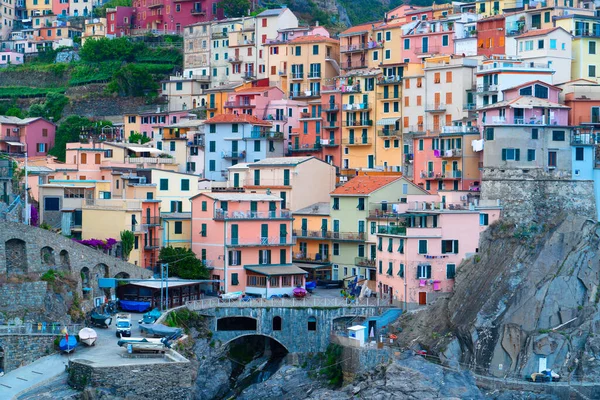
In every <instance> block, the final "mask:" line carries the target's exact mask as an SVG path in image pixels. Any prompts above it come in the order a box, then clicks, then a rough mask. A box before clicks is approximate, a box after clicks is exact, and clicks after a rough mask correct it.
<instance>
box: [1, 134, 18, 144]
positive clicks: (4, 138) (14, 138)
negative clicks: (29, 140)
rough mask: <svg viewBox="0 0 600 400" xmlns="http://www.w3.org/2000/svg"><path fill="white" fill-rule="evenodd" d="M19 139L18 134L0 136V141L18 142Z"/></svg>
mask: <svg viewBox="0 0 600 400" xmlns="http://www.w3.org/2000/svg"><path fill="white" fill-rule="evenodd" d="M20 140H21V138H20V136H2V137H0V142H17V143H18V142H19V141H20Z"/></svg>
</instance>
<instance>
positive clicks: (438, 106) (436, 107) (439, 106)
mask: <svg viewBox="0 0 600 400" xmlns="http://www.w3.org/2000/svg"><path fill="white" fill-rule="evenodd" d="M425 111H446V105H445V104H444V103H434V104H427V105H426V106H425Z"/></svg>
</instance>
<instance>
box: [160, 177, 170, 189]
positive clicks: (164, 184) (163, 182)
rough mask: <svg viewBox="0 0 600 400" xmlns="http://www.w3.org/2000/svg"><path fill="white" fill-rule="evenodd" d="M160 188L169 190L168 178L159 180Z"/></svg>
mask: <svg viewBox="0 0 600 400" xmlns="http://www.w3.org/2000/svg"><path fill="white" fill-rule="evenodd" d="M160 190H169V180H168V179H161V180H160Z"/></svg>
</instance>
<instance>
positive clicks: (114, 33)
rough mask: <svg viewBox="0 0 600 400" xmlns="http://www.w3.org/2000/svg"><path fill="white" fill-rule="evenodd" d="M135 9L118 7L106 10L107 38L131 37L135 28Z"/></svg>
mask: <svg viewBox="0 0 600 400" xmlns="http://www.w3.org/2000/svg"><path fill="white" fill-rule="evenodd" d="M133 19H134V8H133V7H123V6H118V7H115V8H107V9H106V36H107V37H113V38H114V37H121V36H129V35H130V34H131V28H132V27H133Z"/></svg>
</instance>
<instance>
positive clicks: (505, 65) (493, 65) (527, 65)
mask: <svg viewBox="0 0 600 400" xmlns="http://www.w3.org/2000/svg"><path fill="white" fill-rule="evenodd" d="M493 69H550V67H548V64H543V63H533V62H514V61H511V62H503V61H500V60H499V61H494V62H489V63H486V64H482V65H478V66H477V71H489V70H493Z"/></svg>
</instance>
